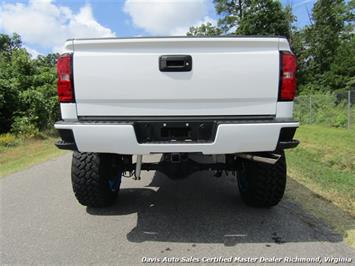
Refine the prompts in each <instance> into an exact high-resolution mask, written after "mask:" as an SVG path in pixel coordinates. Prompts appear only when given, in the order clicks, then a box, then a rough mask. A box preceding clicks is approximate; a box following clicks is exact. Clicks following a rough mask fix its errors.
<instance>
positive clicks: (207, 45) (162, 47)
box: [73, 38, 280, 117]
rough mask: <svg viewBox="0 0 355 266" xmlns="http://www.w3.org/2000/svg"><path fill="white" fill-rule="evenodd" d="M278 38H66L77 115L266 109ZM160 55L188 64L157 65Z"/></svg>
mask: <svg viewBox="0 0 355 266" xmlns="http://www.w3.org/2000/svg"><path fill="white" fill-rule="evenodd" d="M279 41H280V39H279V38H137V39H98V40H95V39H91V40H84V39H82V40H80V39H79V40H74V41H73V47H74V58H73V70H74V71H73V72H74V88H75V99H76V104H77V113H78V116H105V117H106V116H120V117H121V116H196V115H218V116H226V115H234V116H237V115H274V114H275V113H276V103H277V97H278V85H279V75H280V70H279V64H280V59H279ZM161 55H190V56H191V57H192V70H191V71H188V72H161V71H160V70H159V57H160V56H161Z"/></svg>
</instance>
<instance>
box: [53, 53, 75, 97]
mask: <svg viewBox="0 0 355 266" xmlns="http://www.w3.org/2000/svg"><path fill="white" fill-rule="evenodd" d="M72 61H73V56H72V54H63V55H61V56H60V57H59V58H58V61H57V74H58V97H59V102H61V103H69V102H74V88H73V73H72Z"/></svg>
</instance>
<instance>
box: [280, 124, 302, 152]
mask: <svg viewBox="0 0 355 266" xmlns="http://www.w3.org/2000/svg"><path fill="white" fill-rule="evenodd" d="M296 129H297V127H283V128H281V130H280V135H279V140H278V144H277V149H280V150H284V149H291V148H295V147H297V146H298V144H300V141H299V140H296V139H293V137H294V136H295V133H296Z"/></svg>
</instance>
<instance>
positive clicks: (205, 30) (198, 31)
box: [186, 22, 222, 36]
mask: <svg viewBox="0 0 355 266" xmlns="http://www.w3.org/2000/svg"><path fill="white" fill-rule="evenodd" d="M221 34H222V30H221V29H220V28H218V27H215V26H213V25H212V24H211V23H210V22H207V23H206V24H201V25H200V26H197V27H190V30H189V32H188V33H186V35H187V36H218V35H221Z"/></svg>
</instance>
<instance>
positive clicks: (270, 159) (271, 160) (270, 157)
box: [237, 153, 281, 164]
mask: <svg viewBox="0 0 355 266" xmlns="http://www.w3.org/2000/svg"><path fill="white" fill-rule="evenodd" d="M237 157H240V158H243V159H247V160H250V161H255V162H260V163H267V164H275V163H277V161H278V160H279V159H280V158H281V155H280V154H274V153H270V154H265V156H260V155H254V154H245V153H240V154H237Z"/></svg>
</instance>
